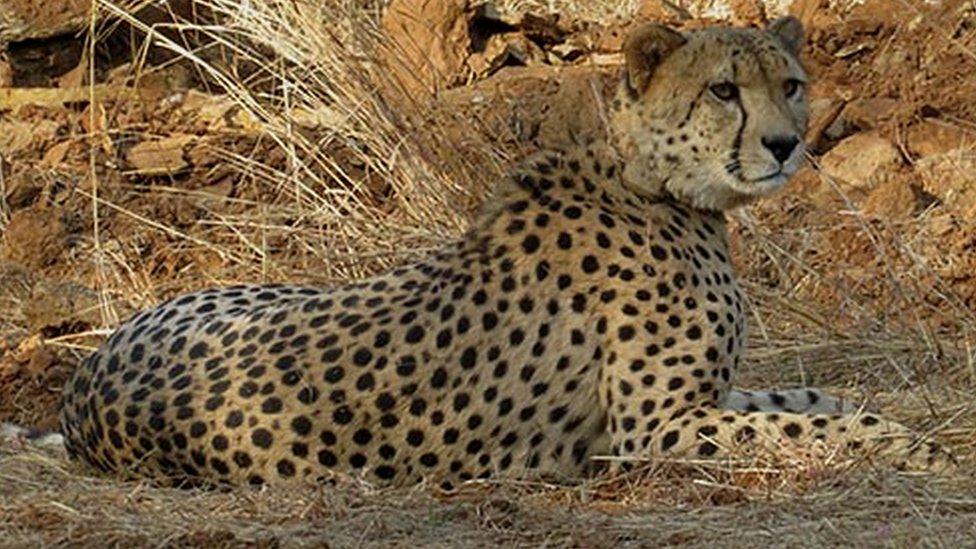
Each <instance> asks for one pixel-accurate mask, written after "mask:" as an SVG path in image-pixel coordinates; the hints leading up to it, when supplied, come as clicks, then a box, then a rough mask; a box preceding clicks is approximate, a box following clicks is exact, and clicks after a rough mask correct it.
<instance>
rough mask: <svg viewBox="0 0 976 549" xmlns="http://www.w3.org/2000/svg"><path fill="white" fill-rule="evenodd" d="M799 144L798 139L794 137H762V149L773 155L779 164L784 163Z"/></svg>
mask: <svg viewBox="0 0 976 549" xmlns="http://www.w3.org/2000/svg"><path fill="white" fill-rule="evenodd" d="M799 143H800V139H799V138H797V137H796V136H795V135H774V136H772V137H765V136H764V137H763V138H762V144H763V146H764V147H766V148H767V149H769V152H771V153H773V158H775V159H776V160H778V161H779V162H780V164H782V163H783V162H786V159H788V158H789V157H790V155H791V154H793V149H795V148H796V146H797V145H798V144H799Z"/></svg>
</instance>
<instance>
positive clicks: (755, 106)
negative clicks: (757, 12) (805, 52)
mask: <svg viewBox="0 0 976 549" xmlns="http://www.w3.org/2000/svg"><path fill="white" fill-rule="evenodd" d="M802 34H803V30H802V27H801V26H800V23H799V21H797V20H796V19H794V18H783V19H779V20H776V21H774V22H773V23H772V24H770V26H769V27H768V28H766V29H764V30H758V29H735V28H710V29H704V30H699V31H693V32H690V33H687V34H681V33H678V32H676V31H673V30H670V29H667V28H665V27H662V26H660V25H648V26H645V27H643V28H641V29H638V30H637V31H636V32H635V33H633V34H632V35H631V37H630V38H629V39H628V42H627V44H626V45H625V54H626V58H627V74H626V77H625V81H624V88H625V92H626V93H622V94H621V96H622V97H621V99H622V103H623V104H622V105H621V107H620V108H619V109H618V110H619V112H618V113H617V115H616V119H615V122H616V124H617V125H618V128H617V130H618V132H621V133H622V134H623V135H622V137H623V139H624V140H625V141H627V142H629V143H630V149H631V154H630V155H631V160H632V161H636V162H637V163H638V164H639V165H642V166H643V167H644V172H643V175H644V177H640V176H639V177H637V178H635V180H636V181H635V182H636V183H637V184H638V185H640V184H641V180H642V179H646V180H647V181H648V184H649V185H650V184H654V185H663V186H664V188H665V189H667V190H668V191H669V192H670V193H671V194H672V195H674V196H675V197H677V198H679V199H681V200H684V201H687V202H689V203H690V204H691V205H692V206H694V207H697V208H701V209H710V210H723V209H727V208H732V207H735V206H739V205H741V204H744V203H746V202H748V201H750V200H752V199H755V198H758V197H761V196H765V195H767V194H769V193H771V192H772V191H775V190H776V189H778V188H780V187H781V186H783V184H784V183H786V181H787V180H788V179H789V177H790V176H791V175H793V173H795V172H796V170H797V169H798V168H799V167H800V165H801V163H802V161H803V151H804V146H803V133H804V131H805V129H806V124H807V99H806V92H805V88H806V75H805V73H804V71H803V69H802V67H801V66H800V63H799V61H798V60H797V58H796V54H797V52H798V50H799V48H800V46H801V42H802Z"/></svg>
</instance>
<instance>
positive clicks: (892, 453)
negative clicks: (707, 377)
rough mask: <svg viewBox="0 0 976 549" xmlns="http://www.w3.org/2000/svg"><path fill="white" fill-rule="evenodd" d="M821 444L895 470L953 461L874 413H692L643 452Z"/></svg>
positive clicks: (701, 453) (715, 453) (711, 452)
mask: <svg viewBox="0 0 976 549" xmlns="http://www.w3.org/2000/svg"><path fill="white" fill-rule="evenodd" d="M818 441H821V442H823V443H824V444H826V445H828V446H830V445H837V446H846V447H847V448H848V449H850V450H854V451H857V452H858V453H859V454H862V455H864V456H865V457H866V458H868V459H880V460H881V461H883V462H886V463H890V464H891V465H894V466H895V467H897V468H902V469H914V470H932V471H944V470H947V469H950V468H951V467H953V466H954V460H953V459H952V457H951V456H950V455H949V454H948V453H947V452H946V451H945V450H944V449H942V448H941V447H940V446H939V445H938V444H937V443H935V442H932V441H931V440H928V439H927V438H926V437H924V436H922V435H919V434H918V433H915V432H913V431H911V430H910V429H908V428H907V427H905V426H903V425H901V424H899V423H896V422H893V421H888V420H885V419H883V418H880V417H878V416H877V415H875V414H843V415H828V414H796V413H767V412H738V411H725V410H719V409H716V408H696V409H693V410H688V411H687V412H686V413H685V414H682V415H681V416H680V417H675V418H673V420H672V421H671V422H669V423H667V424H665V425H664V426H663V427H661V428H659V429H658V430H657V431H656V432H655V434H654V436H652V438H651V440H650V441H649V443H648V446H647V448H646V449H645V450H646V451H647V452H648V453H649V454H651V455H660V456H680V457H691V458H708V457H723V456H735V455H737V454H738V455H741V453H744V452H745V453H749V450H752V451H753V452H755V451H758V453H760V454H762V453H767V455H770V454H772V455H775V454H778V453H782V452H784V451H788V450H787V448H788V447H789V446H790V445H795V446H800V447H810V446H812V445H813V444H816V443H817V442H818Z"/></svg>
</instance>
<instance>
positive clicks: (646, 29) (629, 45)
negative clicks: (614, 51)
mask: <svg viewBox="0 0 976 549" xmlns="http://www.w3.org/2000/svg"><path fill="white" fill-rule="evenodd" d="M686 41H687V39H686V38H685V37H684V36H683V35H682V34H681V33H680V32H678V31H675V30H671V29H669V28H667V27H665V26H664V25H658V24H656V23H649V24H647V25H644V26H641V27H638V28H637V29H636V30H634V31H633V32H632V33H630V36H628V37H627V41H626V42H624V62H625V63H626V66H627V69H626V70H627V86H628V87H629V88H630V92H631V93H632V94H634V95H636V94H638V93H640V92H642V91H644V89H645V88H646V87H647V85H648V83H650V81H651V75H653V74H654V69H655V68H657V66H658V65H660V64H661V61H663V60H664V58H665V57H667V56H668V54H670V53H671V52H672V51H674V50H676V49H677V48H678V47H679V46H681V45H682V44H684V43H685V42H686Z"/></svg>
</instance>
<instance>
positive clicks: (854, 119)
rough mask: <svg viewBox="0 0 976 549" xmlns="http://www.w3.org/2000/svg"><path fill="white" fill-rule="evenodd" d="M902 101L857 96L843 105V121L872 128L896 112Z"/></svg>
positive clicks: (901, 105)
mask: <svg viewBox="0 0 976 549" xmlns="http://www.w3.org/2000/svg"><path fill="white" fill-rule="evenodd" d="M903 106H904V103H902V102H899V101H898V100H897V99H891V98H888V97H859V98H856V99H853V100H851V102H850V103H848V104H847V105H846V106H845V107H844V112H843V113H842V115H841V116H842V117H843V118H844V121H845V122H846V123H847V124H849V125H853V126H856V127H857V128H860V129H862V130H869V129H874V128H877V127H878V126H880V125H881V124H882V123H884V122H887V121H889V120H891V119H892V118H893V117H895V116H896V115H897V114H898V109H899V108H900V107H903Z"/></svg>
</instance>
